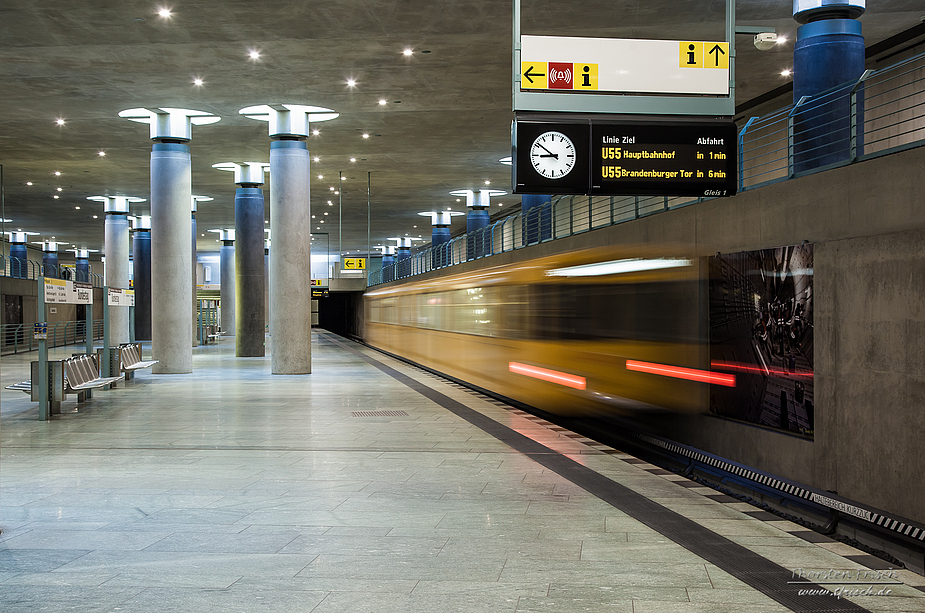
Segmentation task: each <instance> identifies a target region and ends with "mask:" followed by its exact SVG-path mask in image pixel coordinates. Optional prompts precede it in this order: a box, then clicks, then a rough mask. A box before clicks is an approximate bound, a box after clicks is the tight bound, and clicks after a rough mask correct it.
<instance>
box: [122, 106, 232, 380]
mask: <svg viewBox="0 0 925 613" xmlns="http://www.w3.org/2000/svg"><path fill="white" fill-rule="evenodd" d="M119 116H120V117H125V118H127V119H130V120H132V121H137V122H140V123H147V124H149V126H150V134H151V140H153V141H154V146H153V149H152V151H151V291H152V295H151V340H152V353H153V354H154V357H155V359H157V360H159V362H158V363H157V364H155V365H154V367H153V370H154V372H155V373H157V374H179V373H190V372H192V370H193V322H192V319H191V318H190V305H191V304H192V302H193V296H192V286H191V284H190V280H191V279H192V274H193V273H192V270H191V266H192V253H191V245H190V236H191V235H192V223H191V221H190V201H191V199H192V195H193V192H192V173H191V162H190V152H189V146H188V145H186V143H187V142H189V140H190V138H191V134H192V125H193V124H207V123H215V122H216V121H219V119H220V118H218V117H215V116H213V115H211V113H205V112H202V111H194V110H188V109H175V108H154V109H151V108H136V109H128V110H125V111H122V112H120V113H119Z"/></svg>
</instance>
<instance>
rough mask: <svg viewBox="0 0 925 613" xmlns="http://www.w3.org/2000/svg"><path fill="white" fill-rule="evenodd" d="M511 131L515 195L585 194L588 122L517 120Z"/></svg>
mask: <svg viewBox="0 0 925 613" xmlns="http://www.w3.org/2000/svg"><path fill="white" fill-rule="evenodd" d="M513 131H514V132H513V135H512V137H513V138H512V139H511V140H512V141H513V145H514V151H513V155H512V159H513V166H514V169H513V183H514V185H513V191H514V193H515V194H587V193H588V186H589V185H590V180H591V179H590V176H591V175H590V172H591V169H590V163H589V156H588V151H589V148H590V146H591V140H590V139H591V125H590V122H588V121H582V122H576V123H552V122H533V121H517V122H515V123H514V127H513Z"/></svg>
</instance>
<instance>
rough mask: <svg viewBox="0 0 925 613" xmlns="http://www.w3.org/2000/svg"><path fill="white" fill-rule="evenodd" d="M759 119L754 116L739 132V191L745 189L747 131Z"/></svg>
mask: <svg viewBox="0 0 925 613" xmlns="http://www.w3.org/2000/svg"><path fill="white" fill-rule="evenodd" d="M756 121H758V118H757V117H752V118H751V119H749V120H748V121H747V122H745V125H744V126H742V130H741V131H740V132H739V191H740V192H742V191H745V133H746V132H748V129H749V128H750V127H752V124H753V123H754V122H756Z"/></svg>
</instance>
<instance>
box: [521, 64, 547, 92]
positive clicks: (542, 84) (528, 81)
mask: <svg viewBox="0 0 925 613" xmlns="http://www.w3.org/2000/svg"><path fill="white" fill-rule="evenodd" d="M520 89H546V62H521V63H520Z"/></svg>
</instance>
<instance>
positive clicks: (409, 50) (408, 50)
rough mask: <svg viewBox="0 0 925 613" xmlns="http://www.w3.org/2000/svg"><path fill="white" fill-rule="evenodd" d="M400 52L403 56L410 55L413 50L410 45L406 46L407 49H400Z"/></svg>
mask: <svg viewBox="0 0 925 613" xmlns="http://www.w3.org/2000/svg"><path fill="white" fill-rule="evenodd" d="M402 54H403V55H404V56H405V57H411V56H412V55H413V54H414V51H413V50H412V49H411V48H410V47H408V48H407V49H405V50H404V51H402Z"/></svg>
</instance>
